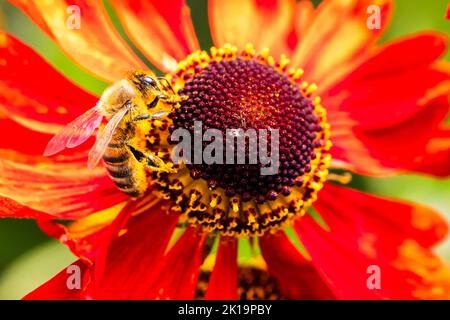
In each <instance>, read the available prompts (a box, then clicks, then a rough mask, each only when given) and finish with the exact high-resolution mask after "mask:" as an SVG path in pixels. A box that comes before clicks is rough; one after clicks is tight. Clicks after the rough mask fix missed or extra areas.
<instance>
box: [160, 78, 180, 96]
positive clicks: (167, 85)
mask: <svg viewBox="0 0 450 320" xmlns="http://www.w3.org/2000/svg"><path fill="white" fill-rule="evenodd" d="M157 79H158V80H159V82H160V83H161V84H163V83H164V84H165V85H163V86H164V89H166V90H167V88H169V89H170V91H172V93H173V94H176V93H175V90H173V87H172V84H171V83H170V82H169V80H167V79H166V78H164V77H158V78H157Z"/></svg>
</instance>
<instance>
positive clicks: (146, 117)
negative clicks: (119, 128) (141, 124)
mask: <svg viewBox="0 0 450 320" xmlns="http://www.w3.org/2000/svg"><path fill="white" fill-rule="evenodd" d="M151 117H152V116H151V114H149V113H143V114H140V115H138V116H137V117H135V118H133V121H141V120H148V119H150V118H151Z"/></svg>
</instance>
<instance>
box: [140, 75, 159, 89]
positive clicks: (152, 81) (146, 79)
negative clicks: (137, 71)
mask: <svg viewBox="0 0 450 320" xmlns="http://www.w3.org/2000/svg"><path fill="white" fill-rule="evenodd" d="M142 82H143V83H144V84H145V85H147V86H149V87H156V81H155V79H153V78H152V77H143V78H142Z"/></svg>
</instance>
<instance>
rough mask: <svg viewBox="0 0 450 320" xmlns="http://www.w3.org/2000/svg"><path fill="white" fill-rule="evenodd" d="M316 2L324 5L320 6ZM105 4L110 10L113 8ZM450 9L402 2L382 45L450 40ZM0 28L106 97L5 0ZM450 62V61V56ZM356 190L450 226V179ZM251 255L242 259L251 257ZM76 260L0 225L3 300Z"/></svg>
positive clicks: (382, 182) (25, 231)
mask: <svg viewBox="0 0 450 320" xmlns="http://www.w3.org/2000/svg"><path fill="white" fill-rule="evenodd" d="M187 2H188V3H189V5H190V6H191V9H192V16H193V20H194V25H195V28H196V31H197V34H198V36H199V39H200V44H201V45H202V47H204V48H208V47H209V46H210V45H211V38H210V35H209V29H208V22H207V17H206V7H207V6H206V3H205V2H204V1H199V0H188V1H187ZM314 2H315V4H318V3H319V2H320V1H314ZM105 3H106V5H107V7H108V6H109V5H108V3H107V2H106V1H105ZM447 3H448V1H447V0H431V1H425V0H398V1H396V6H395V10H394V16H393V21H392V23H391V24H390V27H389V29H388V30H387V32H386V34H385V35H384V37H383V38H382V40H381V42H385V41H388V40H391V39H393V38H397V37H399V36H402V35H406V34H410V33H413V32H416V31H420V30H438V31H441V32H444V33H447V34H450V21H449V20H445V19H444V18H443V16H444V14H445V10H446V7H447ZM110 11H111V10H110ZM111 14H112V17H113V20H114V21H115V24H116V27H117V28H118V29H119V31H120V32H121V33H122V35H123V36H124V38H126V35H125V34H124V33H123V30H122V29H121V27H120V25H119V24H118V23H117V20H116V19H115V17H114V14H113V12H111ZM2 20H3V22H2ZM0 27H1V28H2V29H4V30H7V31H8V32H10V33H12V34H14V35H16V36H17V37H19V38H20V39H22V40H23V41H24V42H25V43H27V44H29V45H30V46H31V47H33V48H34V49H35V50H36V51H37V52H39V53H40V54H41V55H43V56H44V57H45V58H46V59H47V60H48V61H49V62H50V63H51V64H52V65H54V66H55V68H56V69H58V70H60V71H61V72H62V73H64V74H65V75H66V76H67V77H69V78H71V79H73V80H74V81H75V82H76V83H78V84H79V85H80V86H82V87H84V88H86V89H87V90H88V91H91V92H94V93H101V92H102V90H103V89H104V88H105V85H106V84H105V83H103V82H101V81H99V80H97V79H94V78H93V77H91V76H90V75H89V74H87V73H85V72H84V71H82V70H80V69H78V68H77V67H76V66H75V65H74V64H73V63H72V62H71V61H70V60H69V59H67V58H66V57H65V55H64V54H63V53H62V52H61V50H60V49H59V48H58V47H57V46H56V45H55V44H54V43H52V41H50V40H49V39H48V38H47V37H46V36H45V35H44V34H43V33H42V32H41V31H40V30H39V29H37V28H36V27H35V26H34V25H33V23H32V22H30V21H29V19H28V18H27V17H25V16H24V15H23V14H22V13H21V12H19V11H18V10H17V9H15V8H14V7H12V6H11V5H10V4H9V3H7V2H6V1H5V0H0ZM349 36H351V35H349ZM126 39H127V38H126ZM412 54H413V53H412ZM446 59H447V60H449V59H450V53H448V54H447V56H446ZM449 165H450V164H449ZM0 174H1V173H0ZM352 186H354V187H357V188H359V189H362V190H366V191H370V192H373V193H375V194H379V195H386V196H391V197H396V198H401V199H406V200H412V201H417V202H423V203H426V204H428V205H430V206H432V207H434V208H436V209H439V210H441V211H442V212H443V213H444V214H445V215H446V216H447V218H448V219H449V220H450V180H449V179H447V180H438V179H435V178H430V177H424V176H417V175H405V176H401V177H393V178H385V179H376V178H365V177H358V176H355V177H354V179H353V181H352ZM243 248H245V246H244V247H243ZM247 250H248V249H247ZM247 250H243V251H244V252H242V251H241V252H240V254H245V251H247ZM437 250H438V252H439V253H440V254H441V255H442V256H444V257H445V258H446V259H448V260H450V241H446V242H445V243H443V244H442V245H441V246H440V247H439V248H438V249H437ZM73 260H74V257H73V256H72V255H71V254H70V253H69V252H68V250H66V249H65V248H64V247H63V246H62V245H60V244H59V243H58V242H57V241H56V240H52V239H49V238H48V237H46V236H45V235H44V234H43V233H42V232H41V231H40V230H39V229H38V228H37V227H36V225H35V223H34V222H33V221H27V220H14V219H1V220H0V299H17V298H20V297H21V296H23V295H24V294H25V293H27V292H29V291H30V290H32V289H33V288H35V287H36V286H37V285H39V284H40V283H42V282H44V281H45V280H47V279H49V278H50V277H51V276H52V275H54V274H55V273H56V272H58V271H59V270H61V269H62V268H63V267H65V266H66V265H68V264H69V263H71V262H72V261H73Z"/></svg>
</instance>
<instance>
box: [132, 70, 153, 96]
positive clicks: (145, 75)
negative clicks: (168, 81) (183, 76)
mask: <svg viewBox="0 0 450 320" xmlns="http://www.w3.org/2000/svg"><path fill="white" fill-rule="evenodd" d="M130 80H131V81H132V82H133V83H134V84H135V85H136V87H138V88H139V89H140V90H141V91H142V92H146V91H149V90H155V89H156V90H157V89H159V87H158V82H157V80H156V78H155V77H154V76H153V75H152V74H151V73H150V72H148V71H135V72H133V73H132V74H131V76H130Z"/></svg>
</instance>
